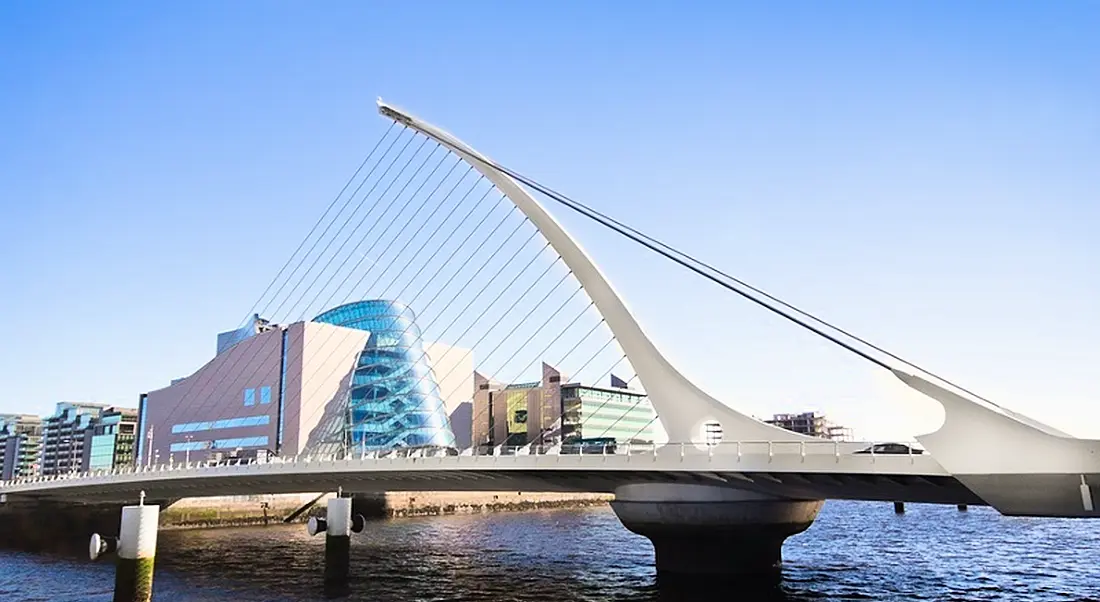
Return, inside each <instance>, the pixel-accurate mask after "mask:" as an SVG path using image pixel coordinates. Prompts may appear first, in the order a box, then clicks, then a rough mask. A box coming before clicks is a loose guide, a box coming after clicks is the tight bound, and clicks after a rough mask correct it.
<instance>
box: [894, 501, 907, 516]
mask: <svg viewBox="0 0 1100 602" xmlns="http://www.w3.org/2000/svg"><path fill="white" fill-rule="evenodd" d="M894 514H905V502H894Z"/></svg>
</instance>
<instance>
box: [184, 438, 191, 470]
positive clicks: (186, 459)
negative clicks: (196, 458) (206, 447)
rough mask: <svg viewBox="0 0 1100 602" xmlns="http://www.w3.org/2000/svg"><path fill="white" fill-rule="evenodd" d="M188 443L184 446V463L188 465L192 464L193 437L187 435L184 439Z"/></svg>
mask: <svg viewBox="0 0 1100 602" xmlns="http://www.w3.org/2000/svg"><path fill="white" fill-rule="evenodd" d="M183 439H184V441H186V442H187V443H186V444H184V446H183V461H184V463H186V464H187V465H190V464H191V435H187V436H186V437H184V438H183Z"/></svg>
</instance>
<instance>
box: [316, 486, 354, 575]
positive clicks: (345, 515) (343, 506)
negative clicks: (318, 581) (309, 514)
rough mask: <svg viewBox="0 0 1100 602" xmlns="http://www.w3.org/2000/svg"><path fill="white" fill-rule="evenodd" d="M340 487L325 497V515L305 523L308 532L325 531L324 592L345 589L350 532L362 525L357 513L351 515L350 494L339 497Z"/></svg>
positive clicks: (348, 567)
mask: <svg viewBox="0 0 1100 602" xmlns="http://www.w3.org/2000/svg"><path fill="white" fill-rule="evenodd" d="M342 495H343V491H340V492H338V493H337V494H336V497H334V498H331V499H329V501H328V509H327V514H326V517H325V518H317V517H313V518H311V519H309V523H308V524H307V525H306V528H307V530H308V531H309V534H310V535H320V534H321V533H322V532H324V534H325V580H324V589H325V594H326V595H344V594H346V593H347V592H348V576H349V574H350V572H351V570H350V566H351V533H352V531H354V532H356V533H359V532H362V530H363V527H364V525H365V522H364V519H363V517H362V516H360V515H356V516H354V517H353V516H352V515H351V498H346V497H341V496H342Z"/></svg>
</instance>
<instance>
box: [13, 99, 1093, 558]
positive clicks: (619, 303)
mask: <svg viewBox="0 0 1100 602" xmlns="http://www.w3.org/2000/svg"><path fill="white" fill-rule="evenodd" d="M379 110H380V112H381V114H382V115H383V116H385V117H387V118H389V119H391V120H393V121H394V122H396V123H398V124H400V125H402V126H405V127H408V128H411V129H413V130H415V131H417V132H419V133H421V134H423V135H424V136H427V137H428V138H430V139H432V140H434V141H436V142H438V143H439V144H441V145H442V146H444V147H445V148H446V149H448V150H449V151H450V152H451V153H453V154H454V155H457V156H458V157H459V158H460V159H461V160H462V161H464V162H465V163H466V164H468V165H469V166H470V167H472V168H473V169H474V170H476V171H478V172H480V173H481V174H482V175H483V176H484V177H485V178H487V179H488V180H489V181H490V182H492V184H493V185H494V186H495V187H496V189H497V190H499V191H500V192H501V193H502V194H503V195H504V196H505V197H506V198H507V199H509V200H510V201H511V202H512V203H513V204H514V205H515V207H516V208H518V209H519V211H521V212H522V214H523V215H524V216H525V217H526V218H527V219H528V220H530V222H531V223H532V224H533V225H534V226H535V227H536V228H537V229H538V231H539V233H541V235H542V236H543V237H544V238H545V241H546V242H547V243H548V244H549V245H550V246H551V247H552V248H553V250H554V251H556V252H557V253H558V254H559V255H560V257H561V259H562V260H563V261H564V263H565V265H566V266H567V267H568V268H569V270H571V272H572V274H573V275H574V276H575V277H576V279H577V280H578V281H579V282H580V285H581V286H582V287H583V290H584V292H585V293H587V295H588V297H589V298H590V299H591V301H592V303H593V305H594V306H595V308H596V309H597V310H598V311H599V313H600V315H601V316H602V318H603V319H604V320H605V321H606V324H607V326H608V327H609V328H610V330H611V332H612V333H613V334H614V336H615V338H616V339H617V341H618V343H619V344H620V345H621V347H622V350H623V352H624V353H625V355H626V357H627V358H628V359H629V361H630V363H631V364H632V365H633V367H634V369H635V371H636V373H637V378H638V380H639V381H640V383H641V384H642V385H643V386H644V388H645V390H646V393H647V395H648V396H649V399H650V401H651V403H652V404H653V407H654V409H655V410H656V412H657V415H658V417H659V420H660V422H661V425H662V426H663V427H664V430H665V431H666V432H667V435H668V440H669V441H670V443H667V444H663V445H651V446H644V445H642V446H639V445H619V446H617V448H616V449H614V450H613V451H612V452H610V453H595V454H593V453H562V450H561V449H560V448H548V447H540V446H525V447H521V448H514V449H501V448H498V449H497V450H496V451H495V453H492V454H488V455H483V454H477V453H475V450H473V449H470V450H465V451H457V452H456V451H454V450H418V451H415V452H405V453H397V452H394V453H391V454H390V455H389V456H386V455H384V454H383V455H377V454H375V455H370V456H368V455H366V454H355V453H350V454H342V455H340V456H329V457H324V456H314V457H307V456H299V457H293V458H276V459H275V460H274V461H270V462H265V463H251V464H240V465H233V464H228V465H227V464H217V465H206V464H202V463H199V464H195V463H186V462H185V463H180V462H171V463H161V464H156V465H144V466H137V467H131V468H126V469H121V470H115V471H111V472H107V473H97V474H79V475H61V476H54V477H35V478H27V479H17V480H14V481H9V482H5V483H0V496H2V498H3V499H4V500H5V501H7V502H9V503H10V502H16V501H29V500H36V499H48V500H58V501H64V502H74V503H93V502H123V501H135V500H136V499H137V497H138V495H139V492H145V494H146V495H148V496H150V498H151V499H159V500H169V499H175V498H181V497H192V496H206V495H227V494H234V495H238V494H259V493H279V492H308V491H315V492H319V491H335V490H337V489H338V488H342V490H343V491H344V492H374V491H386V490H455V491H458V490H476V491H486V490H504V491H507V490H511V491H517V490H521V491H589V492H613V493H615V494H616V496H617V498H618V500H619V501H618V502H616V504H615V509H616V512H618V513H619V516H620V518H622V519H623V522H624V523H625V524H626V525H627V526H628V527H629V528H631V529H632V530H635V531H637V532H639V533H643V534H645V535H647V536H649V537H650V538H651V539H652V540H653V541H654V543H655V546H656V547H657V550H658V568H659V569H662V568H663V569H667V570H669V571H677V570H681V569H682V570H706V569H705V568H701V567H700V566H696V567H687V566H685V565H686V564H691V563H695V564H698V565H706V564H708V563H709V564H710V565H713V563H714V561H713V560H712V559H704V558H702V557H701V556H700V554H701V552H700V553H694V552H690V551H685V548H686V547H690V546H695V547H698V546H702V547H703V548H707V549H709V550H710V551H711V552H713V551H714V549H717V548H715V547H713V546H721V547H722V549H723V554H727V555H728V553H729V546H730V545H731V544H730V541H733V540H738V539H737V538H738V537H740V536H739V535H738V534H739V533H741V534H743V533H745V532H750V533H752V534H753V535H754V537H756V536H759V535H760V533H761V531H760V529H761V528H764V527H767V526H769V525H774V526H775V533H774V537H772V539H773V540H774V541H773V542H772V543H774V546H773V547H774V548H775V550H774V551H775V554H778V545H779V544H780V543H781V542H782V539H783V538H784V537H786V536H787V535H790V534H792V533H797V532H798V531H800V530H802V529H804V528H806V526H808V525H809V524H810V522H812V520H813V518H814V517H815V516H816V512H817V509H818V508H819V507H820V500H825V499H857V500H884V501H913V502H933V503H946V504H974V505H981V504H984V505H989V506H992V507H993V508H995V509H997V510H998V511H1000V512H1001V513H1004V514H1008V515H1030V516H1059V517H1096V516H1100V514H1098V512H1097V510H1096V508H1095V506H1094V503H1093V499H1094V496H1095V495H1096V494H1097V493H1100V490H1098V489H1097V487H1100V441H1096V440H1083V439H1077V438H1074V437H1071V436H1069V435H1067V434H1065V433H1062V432H1059V431H1057V430H1055V429H1053V428H1051V427H1049V426H1046V425H1043V424H1041V423H1038V422H1036V421H1034V420H1031V419H1029V418H1027V417H1024V416H1021V415H1019V414H1016V413H1014V412H1011V411H1009V410H1007V409H1004V408H1001V407H999V406H996V405H994V404H992V403H989V402H987V401H983V400H980V399H977V398H974V397H973V396H971V395H969V394H966V393H965V392H964V391H961V390H957V389H954V388H953V387H951V386H950V385H949V384H947V383H945V382H942V381H939V380H938V379H935V378H934V377H932V376H930V375H927V374H924V373H921V372H919V371H918V370H915V369H912V368H911V367H908V366H905V365H901V364H897V365H890V366H887V368H888V369H890V370H891V371H892V372H893V374H894V375H895V376H896V377H897V378H899V379H900V380H901V381H902V382H904V383H905V384H906V385H908V386H909V387H911V388H913V389H915V390H916V391H918V392H920V393H922V394H924V395H926V396H928V397H930V398H932V399H934V400H936V401H937V402H939V403H940V404H942V406H943V408H944V410H945V422H944V424H943V425H942V426H941V427H940V428H939V429H938V430H937V431H935V432H933V433H930V434H926V435H922V436H918V437H917V440H918V441H920V443H921V445H922V446H923V447H924V449H925V452H924V453H914V452H912V451H911V452H910V453H904V454H881V453H866V452H867V450H868V448H869V447H870V446H871V443H870V442H867V443H835V442H832V441H823V440H820V439H814V438H810V437H805V436H801V435H798V434H795V433H791V432H788V431H785V430H782V429H779V428H776V427H773V426H771V425H768V424H765V423H763V422H760V421H758V420H756V419H754V418H752V417H750V416H747V415H745V414H742V413H740V412H738V411H737V410H736V409H734V408H731V407H730V406H728V405H726V404H724V403H722V402H719V401H718V400H716V399H714V398H713V397H711V396H710V395H708V394H707V393H705V392H704V391H702V390H701V389H700V388H699V387H697V386H696V385H694V384H693V383H692V382H690V381H689V380H688V379H687V378H685V377H684V376H683V375H682V374H681V373H680V372H679V371H677V370H676V368H675V367H673V366H672V364H671V363H670V362H669V361H668V360H666V359H665V357H664V356H663V355H662V354H661V353H660V351H659V350H658V349H657V348H656V346H655V345H654V344H653V343H652V342H651V341H650V339H649V338H648V337H647V336H646V335H645V333H644V332H643V330H642V328H641V327H640V326H639V324H638V323H637V321H636V320H635V319H634V317H633V316H632V314H631V313H630V311H629V310H628V309H627V306H626V305H625V304H624V302H623V300H622V299H621V298H620V297H619V295H618V294H617V293H616V292H615V291H614V289H613V288H612V287H611V285H610V284H609V282H608V281H607V280H606V278H605V277H604V276H603V274H602V273H601V272H600V270H599V269H598V268H597V266H596V265H595V264H594V263H593V261H592V260H591V259H590V258H589V257H588V255H587V254H586V253H585V252H584V251H583V250H582V249H581V247H580V246H579V245H578V243H577V242H576V241H575V240H574V239H573V238H571V237H570V236H569V235H568V234H567V233H566V231H565V230H564V229H563V228H562V226H561V225H560V224H559V223H558V222H557V221H556V220H555V219H554V218H553V217H552V216H551V215H550V214H549V213H548V212H547V210H546V208H545V207H544V206H543V205H541V204H540V203H539V202H538V201H536V200H535V198H533V197H532V196H531V194H530V193H529V192H528V191H527V189H526V188H525V187H524V186H523V185H521V182H519V181H517V179H518V177H517V175H516V174H514V173H513V172H509V171H508V170H506V169H505V168H504V167H502V166H500V165H499V164H497V163H495V162H493V161H491V160H490V159H488V158H486V157H485V156H483V155H481V154H479V153H478V152H476V151H474V150H473V149H471V148H470V147H469V146H467V145H465V144H464V143H462V142H461V141H459V140H458V139H456V138H454V137H453V136H451V135H450V134H447V133H446V132H444V131H442V130H440V129H438V128H436V127H434V126H432V125H430V124H428V123H425V122H423V121H420V120H419V119H417V118H415V117H413V116H411V115H410V114H408V113H406V112H404V111H401V110H399V109H397V108H394V107H393V106H390V105H387V104H384V103H381V102H379ZM523 183H525V184H528V185H529V183H527V182H523ZM880 365H882V364H880ZM716 425H717V427H718V429H720V430H719V432H720V433H721V441H720V442H715V441H714V439H713V438H709V439H708V435H707V433H708V431H709V432H710V433H711V434H713V432H715V426H716ZM871 451H873V449H872V450H871ZM670 504H679V506H677V507H683V505H684V504H695V505H697V506H698V508H697V510H700V512H695V513H694V514H691V515H690V516H689V514H688V513H678V511H671V510H669V508H671V507H672V506H670ZM712 510H713V511H712ZM739 530H740V531H739ZM746 530H747V531H746ZM682 538H694V539H693V542H692V543H690V544H689V543H687V542H686V540H682ZM706 538H715V542H714V544H713V546H712V547H709V548H708V546H710V544H707V543H706V542H703V543H699V542H700V541H702V540H703V539H706ZM731 538H732V539H731ZM765 538H766V537H765ZM742 539H743V538H742ZM738 541H740V540H738ZM775 542H778V543H775ZM739 545H740V544H739ZM771 545H772V544H768V546H771ZM768 546H765V547H768ZM742 547H744V546H742ZM749 547H750V548H752V549H751V550H750V551H749V552H746V553H751V554H756V555H758V556H769V555H770V554H772V552H771V551H770V548H769V549H768V550H763V551H762V550H761V549H758V548H759V545H756V544H754V545H753V546H749ZM662 549H668V550H670V552H669V553H667V554H664V557H665V558H664V560H662V554H661V550H662ZM674 555H676V556H679V555H684V558H683V559H682V561H680V562H678V561H677V560H676V559H674V558H672V556H674ZM739 558H740V560H738V562H742V561H744V558H743V557H741V556H739ZM765 560H767V559H765ZM772 560H774V558H773V559H772Z"/></svg>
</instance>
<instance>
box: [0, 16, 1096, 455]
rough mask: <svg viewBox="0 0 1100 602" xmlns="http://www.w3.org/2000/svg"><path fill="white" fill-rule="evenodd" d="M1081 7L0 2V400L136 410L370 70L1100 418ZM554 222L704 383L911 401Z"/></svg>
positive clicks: (663, 225)
mask: <svg viewBox="0 0 1100 602" xmlns="http://www.w3.org/2000/svg"><path fill="white" fill-rule="evenodd" d="M1097 32H1100V4H1097V3H1095V2H1060V3H1037V2H967V3H958V2H832V3H822V2H807V3H800V2H784V3H754V4H748V3H732V2H731V3H725V2H714V3H686V4H685V3H668V2H662V3H652V2H631V3H626V2H618V3H617V2H603V3H581V2H564V3H561V2H554V3H549V2H547V3H542V4H539V5H536V4H535V3H529V2H498V3H485V2H462V3H453V2H452V3H443V2H430V3H428V2H425V3H397V2H347V3H338V2H328V3H324V4H323V5H317V4H307V3H290V2H179V3H174V4H165V3H157V5H151V4H149V3H136V2H135V3H121V2H96V3H78V2H50V3H32V2H9V3H4V4H3V6H2V7H0V91H2V93H0V183H2V188H0V190H2V192H0V202H2V204H3V212H2V214H0V215H2V219H0V261H2V264H0V265H2V268H0V331H2V332H3V335H4V344H3V345H0V382H2V383H3V389H2V390H0V412H6V411H29V412H40V413H47V412H49V411H50V410H51V408H52V405H53V403H54V402H56V401H59V400H98V401H104V402H111V403H118V404H125V405H135V404H136V402H137V396H138V394H139V393H140V392H142V391H145V390H150V389H154V388H159V387H161V386H164V385H165V384H166V383H167V381H168V380H169V379H170V378H172V377H176V376H180V375H183V374H187V373H190V372H191V371H193V370H194V369H195V368H196V367H197V366H198V365H200V364H201V363H202V362H204V361H205V360H206V359H208V358H209V356H210V354H211V352H212V348H213V344H214V334H215V333H216V332H217V331H218V330H226V329H229V328H232V327H235V326H236V325H237V324H238V323H239V322H240V319H241V317H242V316H243V315H244V314H245V313H246V312H247V311H248V309H249V308H250V307H251V306H252V303H253V302H254V301H255V300H256V298H257V297H258V296H259V294H260V293H261V292H262V290H263V288H264V286H265V285H266V284H267V282H268V281H269V280H270V279H271V277H272V276H273V275H274V273H275V271H276V270H277V269H278V268H279V266H281V265H282V263H283V262H284V261H285V260H286V258H287V257H288V256H289V255H290V253H291V252H292V251H293V250H294V248H295V246H296V245H297V244H298V242H299V241H300V240H301V238H302V237H303V236H304V234H305V233H306V231H307V230H308V229H309V226H310V225H311V224H312V223H313V221H314V220H316V218H317V216H318V215H319V214H320V213H321V211H323V209H324V207H325V206H326V205H327V203H328V202H329V201H330V200H331V198H332V196H333V194H334V193H335V192H336V191H337V190H338V189H339V186H340V185H341V184H342V183H343V182H344V181H345V179H346V178H347V177H348V175H349V174H350V172H351V171H352V170H353V169H354V168H355V166H356V165H357V163H358V161H360V160H361V158H362V157H363V155H364V153H365V152H366V150H368V149H369V147H370V145H371V144H372V143H373V142H374V140H376V139H377V137H378V136H379V135H380V133H381V131H382V130H383V129H384V128H385V127H386V125H387V124H386V122H385V121H384V120H383V119H381V118H379V117H378V116H377V115H376V114H375V112H374V106H373V100H374V98H375V97H376V96H382V97H384V98H386V99H387V100H391V101H393V102H396V103H397V104H399V105H401V106H405V107H408V108H410V109H412V110H414V111H415V112H417V113H418V114H420V115H423V116H424V117H427V118H429V119H431V120H432V121H434V122H436V123H440V124H443V125H445V126H446V127H447V128H448V129H449V130H451V131H453V132H455V133H457V134H459V135H460V136H462V137H463V138H465V139H467V140H468V141H469V142H471V143H472V144H474V145H475V146H477V147H479V148H481V149H482V150H485V151H487V152H488V153H490V154H491V155H492V156H494V157H495V158H497V159H498V160H500V161H502V162H504V163H506V164H508V165H510V166H512V167H514V168H517V169H519V170H521V171H523V172H525V173H527V174H529V175H532V176H534V177H537V178H538V179H540V180H542V181H545V182H550V183H553V184H554V185H555V187H557V188H558V189H560V190H564V191H567V192H569V193H570V194H572V195H573V196H575V197H576V198H578V199H581V200H584V201H586V202H588V203H589V204H591V205H593V206H596V207H598V208H600V209H601V210H604V211H606V212H608V213H610V214H613V215H616V216H619V217H622V218H624V219H626V220H627V221H629V222H630V223H632V224H633V225H635V226H637V227H639V228H641V229H643V230H645V231H648V232H650V233H652V234H655V235H657V236H660V237H662V238H664V239H665V240H667V241H668V242H670V243H672V244H675V245H679V246H681V247H683V248H684V249H686V250H689V251H691V252H693V253H695V254H697V255H699V256H701V257H704V258H707V259H708V260H710V261H712V262H714V263H715V264H717V265H719V266H721V267H723V268H724V269H726V270H728V271H731V272H732V273H734V274H737V275H739V276H741V277H744V278H745V279H747V280H748V281H750V282H752V283H755V284H757V285H758V286H761V287H764V288H765V289H767V290H769V291H771V292H773V293H775V294H778V295H780V296H782V297H784V298H786V299H788V300H789V301H792V302H794V303H797V304H800V305H803V306H805V307H807V308H811V309H813V310H815V311H817V312H818V313H820V314H822V315H823V316H826V317H828V318H831V319H833V320H835V321H837V322H839V323H840V324H842V325H844V326H846V327H848V328H850V329H853V330H855V331H856V332H858V333H861V334H863V335H864V336H866V337H869V338H871V339H872V340H875V341H877V342H879V343H880V344H883V345H885V346H887V347H889V348H891V349H893V350H895V351H897V352H899V353H901V354H902V355H906V356H909V357H911V358H913V359H915V360H918V361H919V362H921V363H924V364H926V365H928V366H929V367H931V368H933V369H935V370H938V371H940V372H942V373H944V374H945V375H949V376H951V377H952V378H954V379H956V380H958V381H960V382H962V383H964V384H966V385H968V386H971V387H972V388H974V389H976V390H979V391H981V392H983V393H985V394H986V395H988V396H991V397H993V398H995V399H996V400H998V401H1000V402H1002V403H1003V404H1007V405H1009V406H1011V407H1013V408H1014V409H1017V410H1019V411H1023V412H1025V413H1029V414H1032V415H1033V416H1035V417H1037V418H1039V419H1043V420H1047V421H1049V422H1051V423H1053V424H1055V425H1057V426H1060V427H1062V428H1065V429H1068V430H1070V431H1071V432H1074V433H1078V434H1085V435H1089V434H1091V435H1100V420H1096V418H1100V409H1097V405H1096V404H1097V402H1100V378H1097V377H1096V374H1097V373H1098V370H1100V343H1098V341H1100V238H1098V235H1097V231H1098V229H1100V35H1098V34H1097ZM563 217H565V216H563ZM564 221H565V223H566V225H567V226H568V227H570V228H571V229H572V230H573V231H574V232H575V233H576V235H577V236H578V238H580V239H581V240H582V241H583V243H584V244H585V246H586V247H587V248H588V250H589V251H590V252H591V253H592V254H593V255H594V256H595V257H596V259H597V260H598V261H599V262H600V263H601V265H602V266H603V267H604V268H605V271H606V273H607V274H608V275H609V276H610V278H611V279H612V280H613V282H614V283H615V284H616V285H617V287H618V288H619V289H620V290H621V292H622V293H623V294H624V296H625V297H626V298H627V300H628V302H629V303H630V305H631V306H632V308H633V309H634V310H635V311H636V313H637V314H638V317H639V318H640V319H641V321H642V323H643V324H644V325H645V326H646V328H647V329H648V330H649V331H650V333H651V334H652V335H653V337H654V338H655V339H656V340H657V342H658V344H659V345H660V346H661V347H662V348H663V349H665V350H666V351H667V352H668V355H669V356H670V357H671V358H672V359H673V360H674V361H675V362H676V363H677V364H678V365H679V366H681V367H682V368H683V369H684V371H685V372H686V373H687V374H688V375H689V376H690V377H692V378H694V379H696V380H697V381H698V382H699V383H700V384H702V385H703V386H704V388H706V389H707V390H709V391H711V392H712V393H714V394H715V395H716V396H718V397H720V398H722V399H724V400H726V401H728V402H729V403H731V405H733V406H735V407H737V408H739V409H742V410H744V411H747V412H751V413H756V414H761V415H762V414H769V413H772V412H776V411H789V410H790V411H793V410H800V409H803V408H807V409H810V408H812V409H819V410H824V411H826V412H828V413H829V414H831V415H833V416H834V417H835V418H837V419H838V420H840V421H843V422H847V423H849V424H851V425H853V426H854V427H856V429H857V431H858V432H859V434H861V435H864V436H868V437H888V436H891V437H892V436H903V435H911V434H916V432H919V431H920V430H922V429H921V427H922V426H923V425H926V423H927V422H928V421H929V420H931V424H930V426H934V425H935V420H934V419H932V417H934V411H933V412H931V413H929V411H928V409H927V408H928V404H924V405H921V404H920V403H919V402H917V401H914V400H913V398H912V396H907V395H905V394H904V392H903V391H901V390H900V385H896V384H894V383H893V381H892V380H891V379H890V378H889V377H887V376H885V375H884V374H883V373H882V372H881V371H877V370H875V369H873V368H871V367H870V366H868V365H866V364H864V363H862V362H860V361H858V360H855V359H853V358H852V357H850V356H849V355H847V354H845V353H844V352H842V351H839V350H837V349H835V348H833V347H831V346H829V345H827V344H825V343H822V342H820V341H818V340H815V339H814V338H812V337H811V336H809V335H807V334H805V333H803V332H800V331H797V330H796V329H794V328H793V327H792V326H790V325H789V324H787V323H785V322H782V321H780V320H779V319H775V318H772V317H769V316H767V315H765V314H763V313H762V312H761V311H760V310H759V309H758V308H756V307H753V306H751V305H749V304H747V303H746V302H744V301H742V300H740V299H739V298H736V297H734V296H732V295H731V294H728V293H725V292H723V291H722V290H720V289H718V288H717V287H715V286H713V285H711V284H708V283H705V282H701V281H699V279H697V278H695V277H691V276H689V275H686V274H683V273H682V271H681V270H679V269H677V268H674V267H672V266H670V265H666V264H665V263H663V260H661V259H659V258H656V257H654V256H650V255H647V254H645V253H644V252H642V251H641V250H639V249H637V248H634V247H631V246H629V245H628V244H625V243H623V242H620V241H616V240H610V239H608V238H607V236H606V235H605V234H604V233H603V232H601V231H600V230H597V229H595V228H594V227H593V226H591V225H589V224H584V223H578V222H577V221H576V220H575V219H574V218H572V217H565V219H564ZM922 420H923V421H924V422H922Z"/></svg>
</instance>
